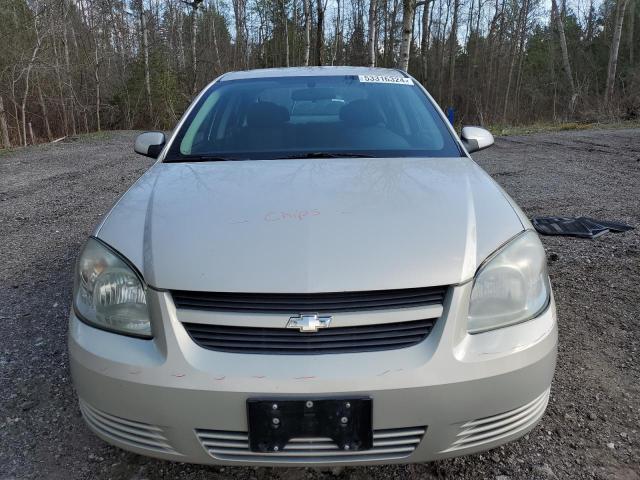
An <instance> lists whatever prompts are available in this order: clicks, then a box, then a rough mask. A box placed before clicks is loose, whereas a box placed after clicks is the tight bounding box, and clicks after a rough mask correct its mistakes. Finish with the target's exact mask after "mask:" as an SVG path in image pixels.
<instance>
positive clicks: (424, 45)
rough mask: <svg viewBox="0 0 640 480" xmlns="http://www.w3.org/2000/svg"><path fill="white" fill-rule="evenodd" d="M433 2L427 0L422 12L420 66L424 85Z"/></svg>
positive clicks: (427, 65)
mask: <svg viewBox="0 0 640 480" xmlns="http://www.w3.org/2000/svg"><path fill="white" fill-rule="evenodd" d="M432 2H433V0H426V2H425V4H424V10H423V11H422V38H421V39H420V64H421V65H420V66H421V72H420V75H421V80H422V83H423V84H426V82H427V73H428V67H429V61H428V57H429V28H430V24H429V10H430V6H431V3H432Z"/></svg>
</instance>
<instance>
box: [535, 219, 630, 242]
mask: <svg viewBox="0 0 640 480" xmlns="http://www.w3.org/2000/svg"><path fill="white" fill-rule="evenodd" d="M531 222H532V223H533V226H534V227H535V229H536V230H537V231H538V233H540V234H542V235H567V236H570V237H580V238H598V237H599V236H600V235H604V234H605V233H607V232H613V233H619V232H626V231H628V230H633V228H634V227H632V226H631V225H627V224H626V223H620V222H610V221H607V220H596V219H595V218H590V217H578V218H575V217H534V218H532V219H531Z"/></svg>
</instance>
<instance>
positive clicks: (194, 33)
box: [182, 0, 203, 95]
mask: <svg viewBox="0 0 640 480" xmlns="http://www.w3.org/2000/svg"><path fill="white" fill-rule="evenodd" d="M202 2H203V0H192V1H190V2H189V1H186V0H182V3H184V4H185V5H188V6H189V7H191V75H192V77H191V94H192V95H195V94H196V92H197V88H198V7H200V4H201V3H202Z"/></svg>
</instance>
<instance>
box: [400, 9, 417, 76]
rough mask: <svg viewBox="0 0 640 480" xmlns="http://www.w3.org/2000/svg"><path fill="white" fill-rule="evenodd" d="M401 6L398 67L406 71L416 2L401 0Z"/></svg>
mask: <svg viewBox="0 0 640 480" xmlns="http://www.w3.org/2000/svg"><path fill="white" fill-rule="evenodd" d="M402 7H403V8H402V41H401V43H400V60H399V62H398V68H399V69H400V70H404V71H405V72H406V71H407V70H409V57H410V55H411V37H412V34H413V14H414V11H415V8H416V2H415V0H403V1H402Z"/></svg>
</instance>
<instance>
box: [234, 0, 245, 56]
mask: <svg viewBox="0 0 640 480" xmlns="http://www.w3.org/2000/svg"><path fill="white" fill-rule="evenodd" d="M233 13H234V15H235V21H236V48H235V54H236V65H238V66H240V67H241V68H245V67H246V66H247V51H246V50H247V45H246V36H245V33H246V28H247V27H246V16H247V5H246V3H245V0H233Z"/></svg>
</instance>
